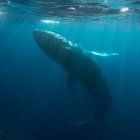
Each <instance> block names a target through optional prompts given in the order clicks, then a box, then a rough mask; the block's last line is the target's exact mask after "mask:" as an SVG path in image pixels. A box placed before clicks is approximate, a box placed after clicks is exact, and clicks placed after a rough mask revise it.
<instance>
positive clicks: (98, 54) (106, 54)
mask: <svg viewBox="0 0 140 140" xmlns="http://www.w3.org/2000/svg"><path fill="white" fill-rule="evenodd" d="M90 53H91V54H93V55H96V56H102V57H107V56H117V55H119V54H118V53H100V52H95V51H90Z"/></svg>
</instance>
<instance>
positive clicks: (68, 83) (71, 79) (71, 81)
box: [67, 76, 75, 88]
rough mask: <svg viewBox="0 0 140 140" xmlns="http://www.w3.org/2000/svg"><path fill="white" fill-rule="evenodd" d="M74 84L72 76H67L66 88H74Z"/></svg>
mask: <svg viewBox="0 0 140 140" xmlns="http://www.w3.org/2000/svg"><path fill="white" fill-rule="evenodd" d="M74 82H75V79H74V78H73V77H72V76H69V77H68V81H67V85H68V87H70V88H71V87H74V85H75V84H74Z"/></svg>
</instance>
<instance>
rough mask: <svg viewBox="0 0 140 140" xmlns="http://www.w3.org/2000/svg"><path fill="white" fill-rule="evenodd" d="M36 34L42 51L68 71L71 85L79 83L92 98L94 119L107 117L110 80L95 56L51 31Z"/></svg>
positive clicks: (110, 102)
mask: <svg viewBox="0 0 140 140" xmlns="http://www.w3.org/2000/svg"><path fill="white" fill-rule="evenodd" d="M32 35H33V38H34V39H35V42H36V44H37V45H38V46H39V48H40V49H41V50H42V51H43V52H44V53H45V54H46V55H47V56H48V57H49V58H51V59H52V60H54V61H55V62H56V63H58V64H60V65H61V66H62V67H63V69H64V70H65V71H66V72H67V74H68V86H69V87H71V86H72V85H73V83H75V82H77V83H78V84H79V85H80V86H81V87H82V88H83V89H84V90H85V91H86V93H88V94H89V95H90V97H91V98H92V100H93V106H94V107H93V117H94V120H96V121H98V120H101V119H102V118H104V116H106V114H107V112H108V110H109V109H110V106H111V104H112V98H111V94H110V90H109V87H108V84H107V82H106V78H105V76H104V74H103V72H102V70H101V68H100V67H99V65H98V64H97V62H96V60H95V59H94V53H92V52H90V51H87V50H85V49H83V48H82V47H81V46H80V45H78V44H74V43H72V42H71V41H69V40H68V39H66V38H65V37H63V36H61V35H59V34H57V33H54V32H51V31H46V30H38V29H34V30H33V31H32Z"/></svg>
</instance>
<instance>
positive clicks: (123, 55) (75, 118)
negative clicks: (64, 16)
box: [0, 19, 140, 140]
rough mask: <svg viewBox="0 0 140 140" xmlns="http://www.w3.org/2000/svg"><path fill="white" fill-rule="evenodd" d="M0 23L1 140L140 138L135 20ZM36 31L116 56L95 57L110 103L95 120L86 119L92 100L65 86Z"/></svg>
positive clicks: (139, 32)
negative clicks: (37, 37) (58, 36)
mask: <svg viewBox="0 0 140 140" xmlns="http://www.w3.org/2000/svg"><path fill="white" fill-rule="evenodd" d="M0 20H1V23H0V139H1V140H140V109H139V108H140V87H139V86H140V62H139V59H140V54H139V53H140V26H139V24H138V22H139V21H138V22H137V23H134V22H133V21H132V22H131V20H130V21H129V22H128V21H126V22H123V21H120V20H114V21H112V22H111V21H105V20H103V21H102V20H99V21H90V20H89V21H86V20H84V21H68V20H64V21H63V20H62V21H60V23H59V24H46V23H42V22H41V21H40V19H38V20H33V21H31V20H30V21H27V20H19V21H16V20H15V19H14V20H13V21H12V20H9V21H8V20H7V19H6V20H2V19H0ZM56 20H57V19H56ZM36 28H37V29H44V30H49V31H54V32H56V33H59V34H61V35H62V36H64V37H66V38H67V39H69V40H71V41H72V42H74V43H78V44H81V46H82V47H83V48H85V49H87V50H90V51H99V52H108V53H112V52H113V53H114V52H115V53H118V54H119V56H110V57H107V58H105V57H98V56H97V58H95V59H96V61H97V63H98V65H99V66H100V68H101V70H102V72H103V73H104V75H105V77H106V80H107V83H108V86H109V89H110V91H111V96H112V99H113V104H112V105H111V108H110V109H109V111H108V112H107V114H106V116H105V117H104V118H103V119H102V120H101V121H99V122H92V121H86V120H87V118H89V117H90V116H91V114H92V109H93V103H92V99H91V98H90V97H89V95H88V93H87V92H86V91H84V89H83V88H82V87H80V86H79V85H76V87H74V88H73V89H69V88H68V86H67V78H68V75H67V73H66V72H65V71H64V70H63V68H62V67H61V66H60V65H59V64H57V63H56V62H54V61H53V60H51V59H50V58H48V57H47V55H45V54H44V53H43V52H42V51H41V50H40V49H39V47H38V46H37V44H36V42H35V40H34V38H33V36H32V30H33V29H36ZM81 121H86V122H85V123H81V124H80V123H77V122H81Z"/></svg>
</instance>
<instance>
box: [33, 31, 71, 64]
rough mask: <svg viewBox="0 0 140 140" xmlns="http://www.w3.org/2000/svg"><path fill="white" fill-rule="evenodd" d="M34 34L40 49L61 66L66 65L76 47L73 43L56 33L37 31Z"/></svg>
mask: <svg viewBox="0 0 140 140" xmlns="http://www.w3.org/2000/svg"><path fill="white" fill-rule="evenodd" d="M32 34H33V37H34V39H35V40H36V42H37V44H38V46H39V47H40V49H41V50H43V52H45V53H46V54H47V55H48V56H49V57H50V58H52V59H53V60H55V61H56V62H58V63H60V64H62V63H64V61H65V59H66V57H67V55H68V54H69V52H70V50H71V48H72V47H73V46H74V44H73V43H72V42H71V41H68V40H67V39H66V38H64V37H62V36H61V35H58V34H56V33H54V32H50V31H44V30H37V29H35V30H33V32H32Z"/></svg>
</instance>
